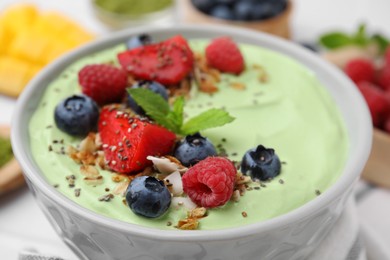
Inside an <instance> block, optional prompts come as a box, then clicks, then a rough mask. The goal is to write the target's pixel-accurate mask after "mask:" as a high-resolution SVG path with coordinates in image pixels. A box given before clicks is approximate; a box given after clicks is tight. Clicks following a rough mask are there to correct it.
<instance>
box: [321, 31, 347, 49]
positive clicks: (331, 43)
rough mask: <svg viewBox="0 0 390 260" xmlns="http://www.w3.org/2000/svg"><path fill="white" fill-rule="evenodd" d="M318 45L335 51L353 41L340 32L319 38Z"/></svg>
mask: <svg viewBox="0 0 390 260" xmlns="http://www.w3.org/2000/svg"><path fill="white" fill-rule="evenodd" d="M319 41H320V43H321V44H322V45H323V46H325V47H326V48H328V49H335V48H339V47H343V46H346V45H350V44H352V43H353V39H352V38H351V37H350V36H348V35H346V34H344V33H341V32H334V33H328V34H325V35H323V36H321V37H320V40H319Z"/></svg>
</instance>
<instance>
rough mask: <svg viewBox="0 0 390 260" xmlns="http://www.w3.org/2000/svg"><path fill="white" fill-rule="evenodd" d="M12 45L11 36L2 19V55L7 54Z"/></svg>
mask: <svg viewBox="0 0 390 260" xmlns="http://www.w3.org/2000/svg"><path fill="white" fill-rule="evenodd" d="M10 43H11V36H10V35H9V33H8V32H7V30H6V28H5V26H4V23H2V19H1V18H0V54H2V53H6V52H7V50H8V46H9V45H10Z"/></svg>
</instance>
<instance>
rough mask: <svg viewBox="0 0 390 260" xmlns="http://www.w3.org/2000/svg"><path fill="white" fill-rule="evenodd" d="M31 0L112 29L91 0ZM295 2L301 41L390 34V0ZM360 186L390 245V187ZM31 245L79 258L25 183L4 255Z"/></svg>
mask: <svg viewBox="0 0 390 260" xmlns="http://www.w3.org/2000/svg"><path fill="white" fill-rule="evenodd" d="M178 1H180V0H178ZM293 1H294V0H293ZM15 2H22V1H17V0H0V12H1V10H3V9H4V8H5V7H6V6H8V5H10V4H12V3H15ZM24 2H26V1H24ZM28 2H32V3H36V4H38V5H39V6H40V7H41V8H42V9H50V10H58V11H60V12H62V13H64V14H66V15H68V16H69V17H70V18H72V19H73V20H75V21H77V22H79V23H80V24H82V25H83V26H84V27H85V28H87V29H89V30H90V31H92V32H95V33H97V34H104V33H107V32H108V31H109V30H108V29H107V28H106V27H105V26H103V25H102V24H100V23H99V22H98V20H96V18H95V17H94V16H93V14H92V12H91V10H90V8H89V4H88V0H55V1H49V0H30V1H28ZM294 3H295V5H294V13H293V19H292V31H293V38H294V39H295V40H297V41H313V40H315V39H317V37H318V35H320V34H322V33H323V32H326V31H329V30H335V29H340V30H345V31H353V30H355V29H356V27H357V25H358V24H359V23H361V22H364V23H366V24H367V25H368V29H369V31H380V32H382V33H384V34H386V35H387V36H388V37H390V24H389V22H388V21H389V15H390V0H343V1H339V0H327V1H324V0H295V1H294ZM0 44H1V43H0ZM14 106H15V100H14V99H11V98H7V97H5V96H1V95H0V111H1V112H0V124H10V123H11V120H12V113H13V109H14ZM389 172H390V169H389ZM358 188H359V190H363V192H361V193H360V195H361V196H359V200H358V214H359V219H360V221H361V223H362V225H364V226H365V227H366V228H369V230H370V232H371V233H372V234H373V235H375V238H376V241H377V243H381V244H383V245H389V244H390V190H385V189H379V188H373V187H369V186H367V184H365V183H364V182H360V183H359V187H358ZM29 248H33V249H36V250H38V251H40V252H42V253H48V254H55V255H59V256H62V257H66V258H67V259H77V258H76V257H75V256H74V254H73V253H72V252H71V251H70V250H69V249H68V248H67V247H66V246H65V245H64V243H63V242H62V241H61V239H60V238H59V237H58V236H57V234H56V233H55V232H54V230H53V228H52V227H51V226H50V225H49V223H48V221H47V220H46V218H45V217H44V215H43V213H42V212H41V211H40V209H39V208H38V206H37V204H36V202H35V200H34V198H33V197H32V195H31V194H30V192H29V191H28V189H27V188H26V187H24V188H22V189H20V190H18V191H16V192H13V193H11V194H7V195H5V196H3V197H0V259H5V260H8V259H9V260H12V259H17V258H18V252H19V251H20V250H22V249H29ZM380 260H382V259H380Z"/></svg>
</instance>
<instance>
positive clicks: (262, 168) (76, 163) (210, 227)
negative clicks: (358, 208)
mask: <svg viewBox="0 0 390 260" xmlns="http://www.w3.org/2000/svg"><path fill="white" fill-rule="evenodd" d="M145 32H147V33H148V34H149V36H150V37H151V39H152V41H153V42H154V43H149V42H147V43H145V42H144V41H142V39H145V37H144V36H143V37H139V36H140V35H142V34H144V33H145ZM129 39H133V40H132V41H130V42H129V41H128V40H129ZM134 39H138V40H140V39H141V41H139V42H138V43H136V45H137V44H138V45H137V46H132V44H134V42H136V41H134ZM126 42H127V43H128V44H127V45H126ZM221 52H222V53H223V55H220V53H221ZM226 54H228V55H226ZM145 57H148V58H147V60H146V61H145ZM154 57H155V58H154ZM227 57H228V58H227ZM226 58H227V60H226ZM154 59H155V60H154ZM221 60H222V61H221ZM156 61H158V62H157V63H156ZM150 64H152V65H150ZM172 64H173V65H172ZM177 64H179V65H180V66H179V69H177V67H175V69H174V70H173V71H172V70H171V68H172V67H174V66H176V65H177ZM107 67H109V68H107ZM145 68H147V71H146V72H145ZM107 71H110V76H109V77H104V76H102V77H101V78H102V79H101V80H100V81H99V82H98V83H96V82H97V81H94V80H96V78H97V77H98V76H96V75H95V74H99V75H104V74H105V73H107ZM123 74H124V75H125V76H123ZM91 75H92V77H91ZM121 77H122V78H123V77H125V80H122V82H123V81H124V83H120V82H121ZM107 78H109V82H110V85H109V86H108V87H107V86H106V87H105V89H109V91H105V92H104V93H103V94H102V95H96V93H97V92H99V91H90V89H93V88H95V87H96V85H99V84H100V85H104V82H106V81H107V80H106V79H107ZM91 82H92V83H91ZM160 83H161V84H160ZM118 85H125V87H126V90H125V92H128V93H123V96H124V98H123V99H122V96H121V97H119V98H117V100H115V101H112V100H107V99H109V98H111V97H112V95H113V93H114V92H116V89H117V86H118ZM156 85H158V86H161V85H163V89H165V90H167V92H166V93H165V92H164V93H165V94H164V93H163V94H161V93H160V91H158V90H156V91H155V90H153V89H154V88H157V89H159V87H156ZM166 86H168V87H167V88H165V87H166ZM127 87H129V88H127ZM93 90H96V89H93ZM150 90H151V91H150ZM82 93H84V94H85V95H81V94H82ZM121 95H122V94H121ZM164 96H166V98H162V97H164ZM64 100H65V101H64ZM80 102H87V103H82V105H81V106H80ZM63 104H65V105H63ZM86 104H87V105H86ZM91 104H92V105H91ZM61 106H62V107H65V108H69V109H65V110H72V109H73V108H74V109H73V110H75V111H79V110H80V107H83V106H84V107H89V108H90V109H89V112H88V113H89V115H92V116H88V117H84V115H82V116H81V117H76V118H75V119H74V118H73V119H74V120H70V123H69V122H68V121H66V118H67V117H66V116H63V117H61V115H62V114H64V113H62V112H63V110H62V112H61V109H60V108H58V107H61ZM72 107H73V108H72ZM57 109H59V110H60V112H58V111H57ZM139 109H141V111H140V110H139ZM81 110H82V109H81ZM55 111H57V112H55ZM91 111H92V112H91ZM90 112H91V113H90ZM65 114H66V113H65ZM64 118H65V119H64ZM91 118H92V119H91ZM178 118H179V119H178ZM178 121H179V123H178ZM90 122H92V123H90ZM369 122H370V117H369V113H368V110H367V108H366V106H365V103H364V101H363V99H362V97H361V96H360V94H359V93H358V91H356V90H355V88H354V86H353V85H352V83H351V82H350V81H349V80H348V79H346V78H345V76H343V74H342V73H340V72H338V71H337V69H336V68H333V67H332V66H331V65H329V64H327V63H325V62H323V61H322V60H321V59H320V58H318V57H316V56H314V55H312V54H310V53H309V52H307V51H306V50H303V49H301V48H299V47H297V46H294V45H293V44H291V43H288V42H286V41H284V40H280V39H276V38H275V37H272V36H268V35H264V34H260V33H254V32H253V31H248V30H239V29H232V28H227V27H220V26H218V27H215V26H208V27H199V26H180V27H175V28H167V29H161V28H159V29H154V28H140V29H134V30H131V31H124V32H120V33H117V34H114V35H112V36H109V37H107V38H105V39H101V40H99V41H97V42H95V43H92V44H90V45H87V46H85V47H82V48H80V49H78V50H76V51H74V52H72V53H70V54H68V55H66V56H64V57H62V58H61V59H59V60H57V61H56V62H54V63H53V64H52V65H50V66H49V67H47V68H46V69H45V70H44V71H43V72H42V73H41V74H40V75H38V76H37V77H36V78H35V79H34V80H33V81H32V82H31V83H30V85H29V86H28V87H27V89H26V91H25V92H24V93H23V94H22V96H21V97H20V98H19V100H18V106H17V110H16V113H15V120H14V122H13V129H12V130H13V131H12V144H13V149H14V152H15V155H16V157H17V158H18V160H19V162H20V164H21V166H22V168H23V170H24V174H25V176H26V180H27V183H28V185H29V187H30V189H31V191H32V192H33V194H34V196H35V197H36V198H37V201H38V203H39V205H40V206H41V208H42V210H43V211H44V213H45V215H46V216H47V218H48V219H49V221H50V222H51V224H52V225H53V226H54V228H55V229H56V231H57V232H58V234H59V235H60V236H61V237H62V238H63V240H64V241H65V242H66V243H67V244H68V245H69V246H70V247H71V248H72V249H73V250H74V251H75V253H76V254H77V255H79V256H80V258H82V259H302V258H306V257H307V256H308V255H310V253H311V252H313V251H314V250H315V248H316V247H317V246H318V245H319V243H320V242H321V241H322V239H323V238H324V237H325V236H326V235H327V234H328V232H329V231H330V230H331V228H332V226H333V224H334V223H335V221H336V220H337V219H338V217H339V216H340V214H341V212H342V211H343V209H344V206H345V203H346V201H347V200H348V198H349V197H350V194H351V191H352V188H353V184H354V183H355V182H356V181H357V180H358V178H359V175H360V173H361V170H362V169H363V167H364V165H365V162H366V160H367V158H368V154H369V152H370V147H371V134H372V132H371V128H370V123H369ZM68 123H69V124H68ZM78 125H82V126H83V127H78ZM91 125H92V126H91ZM88 127H90V128H89V130H87V131H85V129H87V128H88ZM80 129H81V130H80ZM183 147H184V148H183ZM194 147H195V148H194ZM199 147H200V148H201V149H199ZM91 157H92V160H91ZM134 158H136V159H134ZM151 193H153V194H151Z"/></svg>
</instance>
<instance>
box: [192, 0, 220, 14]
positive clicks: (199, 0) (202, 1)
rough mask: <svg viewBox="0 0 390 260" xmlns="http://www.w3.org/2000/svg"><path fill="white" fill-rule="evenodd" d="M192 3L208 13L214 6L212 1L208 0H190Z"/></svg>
mask: <svg viewBox="0 0 390 260" xmlns="http://www.w3.org/2000/svg"><path fill="white" fill-rule="evenodd" d="M192 4H193V5H194V6H195V7H196V8H197V9H199V10H200V11H202V12H204V13H206V14H208V13H210V11H211V9H212V8H213V7H214V5H215V3H214V1H210V0H192Z"/></svg>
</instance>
